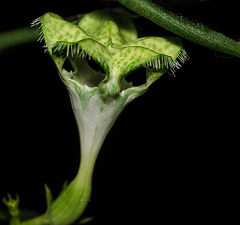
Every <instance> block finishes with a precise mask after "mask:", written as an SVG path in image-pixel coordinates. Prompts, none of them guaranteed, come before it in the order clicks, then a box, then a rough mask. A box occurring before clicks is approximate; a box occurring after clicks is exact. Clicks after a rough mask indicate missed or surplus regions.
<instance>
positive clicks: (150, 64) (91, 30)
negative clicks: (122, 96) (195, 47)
mask: <svg viewBox="0 0 240 225" xmlns="http://www.w3.org/2000/svg"><path fill="white" fill-rule="evenodd" d="M35 23H39V24H41V28H42V36H41V37H40V39H41V38H44V40H45V43H46V47H47V49H48V52H49V53H50V55H51V56H52V58H53V60H54V62H55V63H56V65H57V67H58V70H59V72H60V74H62V76H64V74H65V75H67V74H66V73H63V72H62V71H63V68H62V67H63V64H64V62H65V60H66V59H67V58H69V60H70V61H71V63H72V65H73V67H74V68H75V69H76V71H74V73H75V76H74V75H73V76H74V77H75V78H76V77H77V76H78V78H76V79H77V80H78V82H80V83H81V82H83V80H84V81H86V80H89V78H86V76H87V75H86V74H87V67H86V65H85V64H84V63H83V62H81V61H82V60H83V59H84V58H86V57H87V56H88V57H90V58H91V59H93V60H94V61H95V62H97V63H98V64H99V65H100V66H101V67H102V69H103V71H104V72H105V74H104V75H103V74H99V73H98V74H94V73H93V72H92V73H91V75H90V74H88V76H93V77H94V79H95V80H98V81H97V82H92V83H91V82H90V83H85V84H87V85H89V86H96V85H97V86H98V87H99V89H100V90H101V92H102V93H103V94H105V95H107V96H114V95H116V94H118V93H120V91H121V90H123V89H124V88H126V87H131V86H132V84H129V83H127V82H126V80H125V77H126V76H127V75H128V74H129V73H131V72H132V71H134V70H136V69H137V68H139V67H146V70H147V76H146V85H145V87H144V88H145V89H146V88H147V87H148V86H149V85H150V84H151V83H152V82H153V81H155V80H156V79H158V78H159V77H160V76H161V75H163V74H164V73H165V72H167V71H168V70H169V69H170V70H171V71H173V72H174V71H175V69H176V68H179V67H180V66H181V65H180V63H179V61H180V62H184V61H185V60H186V58H187V57H186V53H185V51H184V50H183V47H182V43H181V40H180V38H178V37H143V38H138V36H137V30H136V28H135V26H134V24H133V22H132V20H131V16H130V15H128V14H126V13H124V12H121V11H116V10H110V9H101V10H96V11H93V12H91V13H88V14H86V15H85V16H83V17H82V18H81V19H80V21H78V22H77V23H72V22H69V21H66V20H64V19H63V18H61V17H60V16H58V15H56V14H54V13H46V14H45V15H43V16H42V17H41V18H40V20H36V21H35ZM81 68H86V69H85V74H78V75H77V76H76V73H78V72H79V71H80V70H81ZM83 72H84V71H83ZM74 73H73V74H74ZM69 76H71V75H69Z"/></svg>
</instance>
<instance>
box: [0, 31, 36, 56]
mask: <svg viewBox="0 0 240 225" xmlns="http://www.w3.org/2000/svg"><path fill="white" fill-rule="evenodd" d="M37 38H38V32H37V29H36V28H33V27H22V28H19V29H15V30H9V31H5V32H2V33H0V51H2V50H5V49H7V48H9V47H15V46H17V45H22V44H27V43H31V42H34V41H36V40H37Z"/></svg>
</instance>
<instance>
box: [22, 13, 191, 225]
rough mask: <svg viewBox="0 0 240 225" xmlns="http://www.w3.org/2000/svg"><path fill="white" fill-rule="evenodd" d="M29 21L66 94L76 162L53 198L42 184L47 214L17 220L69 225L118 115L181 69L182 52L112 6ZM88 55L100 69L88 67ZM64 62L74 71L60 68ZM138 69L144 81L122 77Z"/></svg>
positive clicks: (34, 224)
mask: <svg viewBox="0 0 240 225" xmlns="http://www.w3.org/2000/svg"><path fill="white" fill-rule="evenodd" d="M33 24H34V25H40V28H41V35H40V38H39V39H40V40H43V39H44V41H45V44H46V45H45V47H46V49H47V51H48V52H49V54H50V56H51V57H52V59H53V61H54V62H55V64H56V66H57V69H58V73H59V75H60V78H61V79H62V81H63V83H64V84H65V86H66V88H67V90H68V92H69V96H70V100H71V103H72V108H73V112H74V115H75V118H76V122H77V125H78V129H79V134H80V143H81V163H80V167H79V171H78V173H77V176H76V177H75V179H74V180H73V181H72V182H71V183H70V184H69V185H68V186H67V187H66V188H65V189H64V190H63V192H62V193H61V194H60V196H59V197H58V198H57V199H56V200H55V201H53V202H52V197H51V194H50V191H49V189H48V188H46V192H47V202H48V204H47V205H48V209H47V211H46V213H45V214H44V215H42V216H40V217H37V218H34V219H32V220H30V221H25V222H22V223H21V224H22V225H43V224H53V225H68V224H71V223H73V222H74V221H75V220H76V219H77V218H78V217H79V216H81V215H82V213H83V211H84V209H85V208H86V206H87V203H88V201H89V198H90V194H91V180H92V174H93V169H94V165H95V161H96V159H97V156H98V153H99V151H100V148H101V146H102V143H103V141H104V139H105V137H106V135H107V134H108V132H109V130H110V129H111V127H112V125H113V124H114V122H115V120H116V119H117V117H118V116H119V115H120V113H121V112H122V110H123V109H124V108H125V106H126V105H127V104H128V103H129V102H131V101H132V100H133V99H135V98H136V97H138V96H140V95H142V94H143V93H145V92H146V90H147V89H148V88H149V86H150V85H151V84H152V83H153V82H154V81H156V80H157V79H158V78H159V77H161V76H162V75H163V74H165V73H166V72H167V71H172V72H175V70H176V69H178V68H180V67H181V65H180V62H184V61H185V60H186V59H187V56H186V53H185V51H184V49H183V46H182V42H181V40H180V38H178V37H144V38H138V36H137V30H136V28H135V26H134V23H133V22H132V20H131V16H130V15H129V14H127V13H124V12H121V11H117V10H110V9H102V10H97V11H94V12H91V13H88V14H86V15H85V16H83V17H82V18H81V19H80V21H77V22H76V21H75V22H69V21H66V20H64V19H62V18H61V17H60V16H58V15H56V14H54V13H47V14H45V15H43V16H42V17H41V18H39V19H37V20H35V21H34V23H33ZM90 58H91V59H92V60H94V61H95V62H96V63H97V64H99V66H100V67H101V68H102V72H99V71H95V70H94V69H92V68H91V67H90V66H89V63H88V59H90ZM66 60H69V61H70V63H71V65H72V68H73V71H67V70H66V69H64V63H65V62H66ZM140 67H144V68H146V82H145V83H144V84H142V85H139V86H134V85H133V84H132V83H129V82H127V81H126V77H127V76H128V75H129V74H130V73H131V72H133V71H134V70H136V69H138V68H140ZM50 75H51V74H49V75H48V76H50Z"/></svg>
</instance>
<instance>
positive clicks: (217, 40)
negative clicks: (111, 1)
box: [118, 0, 240, 58]
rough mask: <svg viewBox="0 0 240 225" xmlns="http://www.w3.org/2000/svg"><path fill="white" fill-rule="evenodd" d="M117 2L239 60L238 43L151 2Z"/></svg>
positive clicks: (174, 31)
mask: <svg viewBox="0 0 240 225" xmlns="http://www.w3.org/2000/svg"><path fill="white" fill-rule="evenodd" d="M118 2H120V3H121V4H123V5H124V6H126V7H127V8H129V9H131V10H132V11H134V12H136V13H138V14H140V15H141V16H144V17H146V18H147V19H149V20H151V21H152V22H154V23H156V24H158V25H160V26H161V27H163V28H165V29H166V30H169V31H171V32H173V33H175V34H177V35H179V36H180V37H182V38H185V39H187V40H189V41H192V42H194V43H196V44H199V45H202V46H204V47H207V48H210V49H212V50H215V51H219V52H222V53H225V54H228V55H232V56H236V57H238V58H240V43H239V42H238V41H235V40H233V39H231V38H229V37H227V36H225V35H223V34H221V33H219V32H216V31H214V30H211V29H209V28H207V27H203V26H200V25H198V24H196V23H194V22H192V21H190V20H188V19H186V18H182V17H179V16H178V15H176V14H174V13H172V12H170V11H168V10H166V9H165V8H163V7H162V6H160V5H158V4H156V3H154V2H153V1H152V0H131V1H129V0H118Z"/></svg>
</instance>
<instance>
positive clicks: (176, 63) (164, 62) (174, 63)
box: [145, 48, 189, 75]
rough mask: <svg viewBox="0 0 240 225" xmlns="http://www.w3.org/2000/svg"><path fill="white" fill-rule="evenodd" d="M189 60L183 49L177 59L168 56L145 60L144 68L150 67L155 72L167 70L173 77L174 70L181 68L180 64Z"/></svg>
mask: <svg viewBox="0 0 240 225" xmlns="http://www.w3.org/2000/svg"><path fill="white" fill-rule="evenodd" d="M188 59H189V56H188V55H187V53H186V51H185V49H184V48H183V49H182V51H181V52H180V54H179V55H178V57H177V59H173V58H172V57H170V56H166V55H160V56H158V57H157V58H155V59H150V60H147V61H146V63H145V66H146V67H152V68H154V69H156V70H160V69H163V68H167V69H169V70H170V72H171V74H172V75H174V74H175V72H176V70H178V69H180V68H181V67H182V64H183V63H184V62H185V61H187V60H188Z"/></svg>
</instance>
